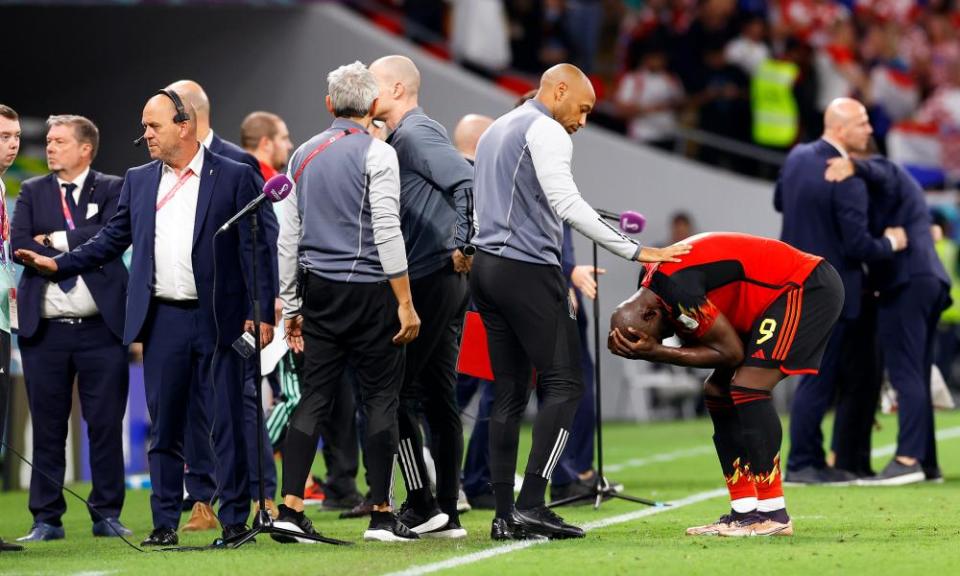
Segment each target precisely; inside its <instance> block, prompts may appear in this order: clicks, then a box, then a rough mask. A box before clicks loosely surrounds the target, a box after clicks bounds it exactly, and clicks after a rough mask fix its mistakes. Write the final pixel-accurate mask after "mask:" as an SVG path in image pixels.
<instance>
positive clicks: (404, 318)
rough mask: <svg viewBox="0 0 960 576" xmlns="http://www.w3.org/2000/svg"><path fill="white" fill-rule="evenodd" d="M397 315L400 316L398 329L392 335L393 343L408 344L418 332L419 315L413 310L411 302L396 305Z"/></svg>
mask: <svg viewBox="0 0 960 576" xmlns="http://www.w3.org/2000/svg"><path fill="white" fill-rule="evenodd" d="M397 316H398V317H399V318H400V331H399V332H397V335H396V336H394V337H393V343H394V344H409V343H410V342H413V339H414V338H416V337H417V335H418V334H420V317H419V316H417V311H416V310H414V308H413V304H401V305H400V306H399V307H397Z"/></svg>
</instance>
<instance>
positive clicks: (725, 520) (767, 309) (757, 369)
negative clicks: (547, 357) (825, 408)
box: [607, 233, 843, 536]
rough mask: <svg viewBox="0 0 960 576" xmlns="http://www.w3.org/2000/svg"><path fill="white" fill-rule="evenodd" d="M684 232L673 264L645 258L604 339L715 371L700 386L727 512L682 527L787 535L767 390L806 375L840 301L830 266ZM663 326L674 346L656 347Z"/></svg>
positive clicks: (790, 252) (765, 245)
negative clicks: (685, 247) (683, 249)
mask: <svg viewBox="0 0 960 576" xmlns="http://www.w3.org/2000/svg"><path fill="white" fill-rule="evenodd" d="M686 242H687V243H689V244H690V245H691V246H692V247H693V250H691V252H690V254H688V255H686V256H685V257H684V259H683V262H671V263H660V264H652V265H648V266H647V267H646V274H645V275H644V277H643V279H642V280H641V283H640V286H641V287H640V290H639V291H637V293H636V294H634V295H633V296H632V297H630V299H628V300H627V301H625V302H623V303H622V304H620V306H618V307H617V310H616V311H615V312H614V314H613V317H612V318H611V322H610V327H611V332H610V335H609V338H608V342H607V344H608V346H609V348H610V351H611V352H613V353H614V354H617V355H619V356H623V357H625V358H634V359H642V360H649V361H651V362H665V363H668V364H676V365H678V366H693V367H701V368H713V369H714V371H713V373H712V374H711V375H710V376H709V377H708V378H707V380H706V382H704V395H705V399H706V405H707V410H708V411H709V412H710V417H711V419H712V420H713V429H714V433H713V441H714V444H715V445H716V449H717V455H718V456H719V457H720V466H721V468H722V469H723V475H724V478H725V479H726V482H727V488H728V490H729V491H730V507H731V511H730V513H729V514H724V515H723V516H721V517H720V519H719V520H717V521H716V522H714V523H712V524H707V525H704V526H696V527H692V528H688V529H687V534H689V535H718V534H719V535H720V536H772V535H780V536H789V535H792V534H793V523H792V522H791V520H790V516H789V515H788V514H787V509H786V504H785V502H784V498H783V487H782V484H781V474H780V441H781V439H782V436H783V430H782V428H781V426H780V419H779V418H778V417H777V412H776V410H774V408H773V404H772V402H771V399H770V393H771V391H772V390H773V387H774V386H776V385H777V383H778V382H779V381H780V380H782V379H783V378H785V377H786V376H787V375H790V374H816V373H817V371H818V369H819V366H820V360H821V358H822V357H823V352H824V349H825V348H826V345H827V340H828V339H829V338H830V332H831V331H832V330H833V325H834V323H835V322H836V320H837V317H838V316H839V315H840V309H841V308H842V307H843V285H842V284H841V281H840V276H839V275H838V274H837V272H836V270H834V269H833V267H832V266H831V265H830V264H829V263H828V262H827V261H825V260H824V259H823V258H820V257H819V256H814V255H812V254H807V253H806V252H801V251H800V250H797V249H795V248H793V247H791V246H790V245H788V244H785V243H783V242H779V241H777V240H771V239H767V238H760V237H757V236H750V235H746V234H734V233H706V234H700V235H697V236H693V237H692V238H690V239H689V240H686ZM674 333H676V334H677V336H678V337H679V338H680V340H681V341H682V343H683V344H682V346H681V347H679V348H672V347H667V346H663V345H662V344H661V342H662V341H663V339H664V338H667V337H669V336H671V335H673V334H674Z"/></svg>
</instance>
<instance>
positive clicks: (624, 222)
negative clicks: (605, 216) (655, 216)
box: [620, 210, 647, 234]
mask: <svg viewBox="0 0 960 576" xmlns="http://www.w3.org/2000/svg"><path fill="white" fill-rule="evenodd" d="M646 225H647V218H646V217H645V216H644V215H643V214H641V213H639V212H634V211H632V210H627V211H625V212H621V213H620V229H621V230H623V231H624V232H626V233H627V234H639V233H641V232H643V227H644V226H646Z"/></svg>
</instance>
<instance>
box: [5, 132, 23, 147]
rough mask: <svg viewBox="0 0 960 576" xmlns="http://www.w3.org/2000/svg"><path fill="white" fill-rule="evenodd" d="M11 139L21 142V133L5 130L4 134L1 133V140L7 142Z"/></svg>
mask: <svg viewBox="0 0 960 576" xmlns="http://www.w3.org/2000/svg"><path fill="white" fill-rule="evenodd" d="M11 140H16V141H17V142H19V141H20V134H10V133H9V132H4V133H3V134H0V142H2V143H4V144H6V143H8V142H10V141H11Z"/></svg>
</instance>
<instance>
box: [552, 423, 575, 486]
mask: <svg viewBox="0 0 960 576" xmlns="http://www.w3.org/2000/svg"><path fill="white" fill-rule="evenodd" d="M569 440H570V433H569V432H566V431H565V432H564V434H563V444H561V445H560V451H559V452H557V457H556V458H554V459H553V466H551V467H550V472H549V473H548V474H547V480H549V479H551V478H553V471H554V470H555V469H556V467H557V464H559V463H560V459H561V458H563V451H564V450H566V449H567V442H568V441H569Z"/></svg>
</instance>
